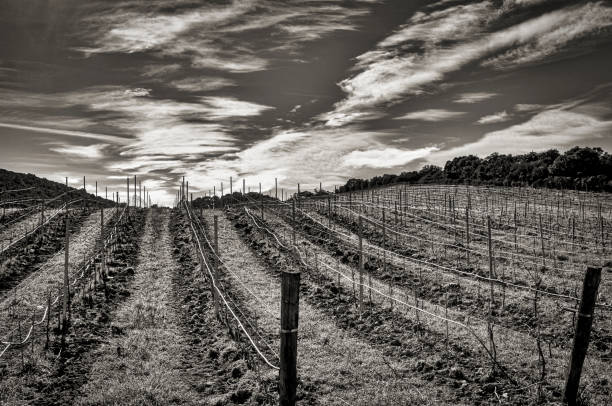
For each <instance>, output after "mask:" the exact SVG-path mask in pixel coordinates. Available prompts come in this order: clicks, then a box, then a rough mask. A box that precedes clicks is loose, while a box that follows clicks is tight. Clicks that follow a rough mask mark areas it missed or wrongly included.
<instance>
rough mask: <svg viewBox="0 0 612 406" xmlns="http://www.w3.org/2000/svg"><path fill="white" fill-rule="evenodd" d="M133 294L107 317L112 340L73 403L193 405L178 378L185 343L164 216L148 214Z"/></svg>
mask: <svg viewBox="0 0 612 406" xmlns="http://www.w3.org/2000/svg"><path fill="white" fill-rule="evenodd" d="M147 220H148V221H147V224H146V227H145V230H144V233H145V235H144V238H143V241H142V246H141V249H140V254H139V261H138V266H137V268H136V270H135V279H134V282H133V285H132V286H133V292H132V294H131V296H130V298H129V300H127V301H126V302H124V303H123V305H122V306H120V307H119V308H118V309H117V310H116V311H115V312H114V314H113V315H112V316H111V318H112V319H113V320H114V321H113V323H112V331H113V333H114V334H113V336H112V337H110V339H109V340H108V342H107V343H105V344H104V345H102V346H101V347H100V348H99V349H98V350H96V354H95V356H94V359H96V362H95V364H94V365H93V366H92V368H91V371H90V376H89V381H88V383H87V384H86V385H85V386H84V387H83V389H82V392H83V393H85V394H87V395H86V396H85V397H83V398H81V399H79V400H78V401H77V402H76V403H77V404H172V403H177V402H178V403H197V402H196V398H197V393H196V392H195V391H193V390H192V389H191V385H190V384H189V383H188V382H187V381H186V379H185V377H183V371H182V368H181V365H180V362H181V353H182V350H183V347H185V345H186V339H185V337H183V336H182V334H181V331H180V328H179V326H178V324H179V321H178V317H177V315H176V312H175V309H174V308H173V306H172V304H171V300H172V284H171V282H172V281H171V277H172V273H173V272H175V271H176V267H177V264H176V263H175V261H174V260H173V258H172V252H171V249H172V248H171V239H170V234H169V231H168V215H167V212H159V211H156V212H154V213H153V214H152V215H151V214H150V215H149V218H148V219H147Z"/></svg>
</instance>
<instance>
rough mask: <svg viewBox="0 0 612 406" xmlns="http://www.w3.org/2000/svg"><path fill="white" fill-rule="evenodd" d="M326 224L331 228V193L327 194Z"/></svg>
mask: <svg viewBox="0 0 612 406" xmlns="http://www.w3.org/2000/svg"><path fill="white" fill-rule="evenodd" d="M327 226H328V227H329V228H331V194H330V195H328V196H327Z"/></svg>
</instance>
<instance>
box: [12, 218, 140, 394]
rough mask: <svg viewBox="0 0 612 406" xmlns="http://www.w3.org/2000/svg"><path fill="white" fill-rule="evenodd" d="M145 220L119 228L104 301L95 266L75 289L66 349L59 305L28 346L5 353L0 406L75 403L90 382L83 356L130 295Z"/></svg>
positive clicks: (124, 224) (128, 223)
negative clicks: (82, 387)
mask: <svg viewBox="0 0 612 406" xmlns="http://www.w3.org/2000/svg"><path fill="white" fill-rule="evenodd" d="M143 220H144V217H143V214H142V213H141V212H137V213H135V214H132V216H131V218H130V220H129V221H126V222H123V223H121V224H120V225H119V227H118V236H119V237H118V244H117V247H116V249H115V251H114V252H112V254H110V255H109V257H108V260H107V265H108V280H107V283H106V298H105V291H104V289H103V285H102V284H101V283H97V284H95V285H93V284H92V283H91V280H92V278H91V276H92V275H90V274H91V273H92V272H93V267H92V268H89V270H88V272H89V273H90V274H88V275H85V278H84V279H82V280H81V281H79V283H77V285H76V286H73V287H72V289H71V301H70V303H71V306H70V312H69V316H70V325H69V328H68V334H67V335H66V341H65V347H64V349H62V348H61V334H60V329H59V320H60V309H61V305H62V304H61V301H59V302H58V303H57V304H56V305H54V306H52V308H51V312H50V316H49V317H48V318H47V319H46V320H47V321H48V323H47V322H46V323H45V324H42V325H39V326H38V328H36V329H35V330H34V331H33V336H32V339H31V340H30V342H29V343H28V345H27V346H26V347H25V348H23V347H22V349H18V348H15V349H11V351H10V352H9V353H7V354H5V358H4V359H3V360H2V361H3V363H2V364H1V365H0V376H1V378H2V379H0V403H3V402H5V403H7V404H42V405H51V404H53V405H56V404H72V401H71V399H72V397H73V395H74V393H75V392H76V391H77V390H78V387H79V386H80V385H81V384H82V383H83V382H84V380H85V379H86V377H85V374H84V372H85V371H86V370H87V366H88V361H85V360H84V359H83V355H84V354H87V352H88V351H89V350H90V349H91V348H93V347H95V346H96V345H98V343H99V342H100V340H101V339H102V337H103V335H104V333H105V330H106V328H107V326H108V324H107V323H108V314H109V312H110V310H111V309H112V308H113V306H115V304H116V303H118V302H120V301H121V300H122V299H123V298H124V297H125V296H126V292H127V290H126V288H125V286H126V285H127V284H128V282H129V279H130V278H131V275H133V272H134V269H133V264H134V261H135V253H136V252H137V249H138V242H137V237H138V235H137V233H136V230H137V229H139V228H141V226H142V224H143ZM88 282H89V283H88ZM47 327H48V330H47ZM47 331H49V339H48V341H47V337H46V335H47ZM20 358H21V360H20ZM20 361H21V362H20Z"/></svg>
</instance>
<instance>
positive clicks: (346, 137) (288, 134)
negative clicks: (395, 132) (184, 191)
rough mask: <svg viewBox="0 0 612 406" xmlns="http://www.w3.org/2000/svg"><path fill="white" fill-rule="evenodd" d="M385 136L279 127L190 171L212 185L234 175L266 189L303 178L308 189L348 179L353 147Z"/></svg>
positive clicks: (375, 143) (376, 144)
mask: <svg viewBox="0 0 612 406" xmlns="http://www.w3.org/2000/svg"><path fill="white" fill-rule="evenodd" d="M357 134H358V135H357ZM385 135H386V134H385V133H384V132H374V131H365V130H363V129H361V128H358V127H348V128H339V129H334V128H327V127H313V128H303V129H293V130H284V131H278V132H276V133H275V134H274V135H273V136H271V137H270V138H268V139H266V140H264V141H261V142H258V143H256V144H254V145H253V146H251V147H249V148H246V149H244V150H242V151H239V152H236V153H230V154H226V155H223V156H219V157H216V158H214V159H211V160H207V161H202V162H200V163H198V164H197V165H194V166H192V167H190V168H188V169H187V172H186V174H187V176H189V178H190V179H194V182H196V180H197V183H198V184H202V185H209V186H210V189H212V185H213V184H217V185H218V182H220V181H221V180H224V179H225V181H226V182H227V180H228V179H229V177H230V176H232V177H233V178H234V179H239V178H246V179H247V184H248V183H249V182H248V179H252V178H256V179H257V180H258V181H261V182H262V188H263V190H268V189H269V188H271V187H273V185H274V178H277V179H278V181H279V185H281V186H282V187H295V184H294V183H293V182H300V183H301V184H302V185H303V187H304V190H305V189H306V188H307V185H308V184H311V185H314V184H317V185H318V183H319V182H320V181H321V180H326V181H327V182H328V183H329V182H336V183H341V182H342V183H343V182H344V181H345V180H346V178H345V177H346V173H347V167H345V166H343V157H345V156H346V155H348V154H350V153H351V152H353V151H366V150H369V149H384V148H385V145H384V144H383V143H382V142H381V141H380V138H381V137H384V136H385ZM404 159H405V158H404ZM304 168H308V170H304ZM288 181H290V182H292V183H288ZM279 187H280V186H279Z"/></svg>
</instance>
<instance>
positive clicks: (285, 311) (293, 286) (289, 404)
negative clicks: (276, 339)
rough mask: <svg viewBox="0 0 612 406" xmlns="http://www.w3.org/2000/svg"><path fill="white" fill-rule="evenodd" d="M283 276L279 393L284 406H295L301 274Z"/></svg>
mask: <svg viewBox="0 0 612 406" xmlns="http://www.w3.org/2000/svg"><path fill="white" fill-rule="evenodd" d="M281 276H282V278H281V330H280V333H281V334H280V372H279V381H280V382H279V395H280V404H281V405H282V406H294V405H295V401H296V388H297V337H298V335H297V333H298V320H299V301H300V274H299V273H296V272H283V273H282V275H281Z"/></svg>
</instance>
